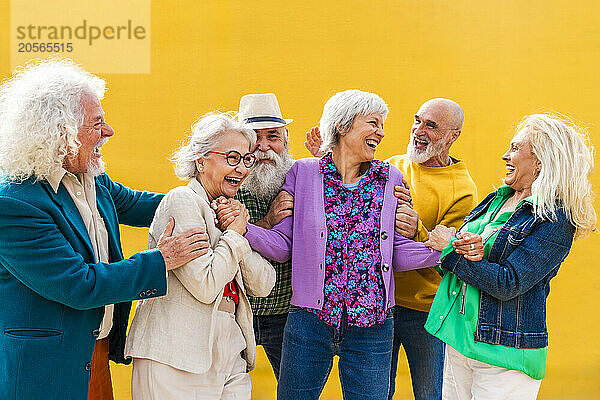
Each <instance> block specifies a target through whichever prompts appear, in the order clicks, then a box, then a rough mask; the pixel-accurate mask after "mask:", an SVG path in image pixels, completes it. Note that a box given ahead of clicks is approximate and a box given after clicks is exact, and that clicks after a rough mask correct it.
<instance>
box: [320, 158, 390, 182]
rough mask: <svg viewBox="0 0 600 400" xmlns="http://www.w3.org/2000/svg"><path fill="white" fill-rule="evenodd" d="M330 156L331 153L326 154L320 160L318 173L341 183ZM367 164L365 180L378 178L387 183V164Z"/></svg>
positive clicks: (375, 161) (379, 162)
mask: <svg viewBox="0 0 600 400" xmlns="http://www.w3.org/2000/svg"><path fill="white" fill-rule="evenodd" d="M331 154H332V153H331V152H328V153H327V154H325V155H324V156H323V158H321V160H320V161H319V171H320V172H321V173H322V174H323V175H328V174H333V177H334V178H335V179H336V180H339V181H340V182H341V180H342V176H341V175H340V173H339V172H338V170H337V168H336V166H335V164H334V162H333V157H332V155H331ZM368 163H369V169H367V171H366V172H365V175H364V177H366V178H367V180H371V179H377V178H380V179H384V180H386V181H387V180H388V179H389V164H388V163H386V162H383V161H379V160H373V161H368Z"/></svg>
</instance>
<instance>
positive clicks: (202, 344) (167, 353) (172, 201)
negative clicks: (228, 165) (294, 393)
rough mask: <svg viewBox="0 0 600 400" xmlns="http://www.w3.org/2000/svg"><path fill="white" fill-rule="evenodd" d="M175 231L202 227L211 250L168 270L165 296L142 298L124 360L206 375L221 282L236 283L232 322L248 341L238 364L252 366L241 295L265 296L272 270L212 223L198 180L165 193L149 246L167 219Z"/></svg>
mask: <svg viewBox="0 0 600 400" xmlns="http://www.w3.org/2000/svg"><path fill="white" fill-rule="evenodd" d="M169 217H173V218H175V229H174V231H173V234H178V233H181V232H183V231H185V230H187V229H190V228H196V227H201V228H205V229H206V233H207V234H208V236H209V238H210V247H211V248H210V249H209V251H208V253H207V254H205V255H204V256H202V257H198V258H197V259H195V260H193V261H190V262H189V263H187V264H185V265H184V266H182V267H180V268H177V269H174V270H172V271H169V272H168V277H167V295H166V296H163V297H157V298H152V299H146V300H141V301H139V302H138V304H137V309H136V312H135V317H134V319H133V322H132V324H131V328H130V330H129V335H128V337H127V342H126V344H125V356H126V357H138V358H147V359H151V360H155V361H158V362H161V363H164V364H168V365H170V366H172V367H174V368H178V369H181V370H184V371H188V372H192V373H197V374H200V373H203V372H206V371H207V370H208V369H209V368H210V366H211V363H212V352H211V349H212V343H213V338H214V337H215V336H216V335H218V334H219V332H215V331H214V329H213V327H214V319H215V315H216V312H217V307H218V305H219V303H220V302H221V299H222V297H223V289H224V288H225V284H227V283H228V282H230V281H231V280H233V279H235V280H236V282H237V284H238V287H239V292H240V293H239V297H240V301H239V304H238V307H237V309H236V315H235V319H236V321H237V323H238V325H239V326H240V328H241V330H242V333H243V335H244V338H245V339H246V350H244V354H243V355H244V359H245V360H246V362H247V364H248V371H250V370H252V369H253V368H254V363H255V361H256V342H255V339H254V330H253V326H252V310H251V309H250V303H249V302H248V297H247V295H251V296H255V297H265V296H268V295H269V293H270V292H271V289H272V288H273V286H274V284H275V270H274V269H273V266H271V264H269V262H268V261H266V260H265V259H264V258H262V257H261V256H260V255H259V254H258V253H256V252H254V251H252V249H251V248H250V246H249V245H248V242H247V241H246V239H245V238H244V237H243V236H241V235H239V234H238V233H236V232H234V231H232V230H226V231H225V232H222V231H221V230H219V229H218V228H217V227H216V226H215V221H214V219H215V215H214V213H213V210H212V209H211V208H210V204H209V201H208V197H207V195H206V192H205V191H204V188H203V187H202V185H200V183H199V182H198V181H197V180H196V179H192V180H190V182H189V183H188V185H187V186H180V187H177V188H175V189H173V190H171V191H170V192H169V193H167V195H166V196H165V197H164V199H163V200H162V202H161V203H160V205H159V206H158V208H157V210H156V214H155V216H154V220H153V221H152V225H150V235H149V239H148V248H154V247H156V243H157V241H158V239H159V238H160V235H161V234H162V232H163V231H164V229H165V226H166V225H167V223H168V221H169Z"/></svg>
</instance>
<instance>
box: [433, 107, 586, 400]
mask: <svg viewBox="0 0 600 400" xmlns="http://www.w3.org/2000/svg"><path fill="white" fill-rule="evenodd" d="M586 142H587V140H586V138H585V136H584V135H583V134H581V133H579V132H578V131H577V130H576V129H575V128H574V127H573V126H571V125H570V124H568V123H565V122H563V121H562V120H561V119H559V118H557V117H555V116H552V115H545V114H534V115H529V116H527V117H525V118H524V119H523V120H522V121H521V123H520V124H519V125H518V127H517V133H516V135H515V136H514V137H513V139H512V141H511V143H510V145H509V149H508V151H507V152H506V153H504V155H503V156H502V159H503V160H504V161H505V162H506V169H507V173H506V176H505V177H504V186H502V187H500V188H499V189H498V190H497V191H496V192H494V193H491V194H490V195H488V196H487V197H486V199H485V200H483V201H482V202H481V204H479V205H478V206H477V207H476V208H475V209H474V210H473V211H472V212H471V214H469V215H468V216H467V217H466V218H465V224H464V225H463V226H462V228H461V229H460V230H459V231H458V232H455V230H454V229H453V228H446V227H443V226H438V227H436V228H435V229H434V230H433V231H432V232H430V234H429V242H427V243H426V244H429V245H431V246H433V247H434V248H437V249H438V250H443V252H442V263H441V267H442V270H443V273H444V277H443V279H442V283H441V285H440V287H439V289H438V292H437V294H436V296H435V300H434V301H433V305H432V307H431V311H430V312H429V318H428V320H427V323H426V324H425V328H426V329H427V331H429V332H430V333H431V334H432V335H434V336H436V337H438V338H439V339H441V340H442V341H443V342H445V343H446V357H445V362H444V381H443V389H442V390H443V397H444V399H465V400H470V399H476V400H483V399H485V400H488V399H519V400H528V399H532V400H533V399H535V398H536V397H537V393H538V391H539V388H540V384H541V380H542V379H543V378H544V374H545V368H546V352H547V346H548V331H547V328H546V297H547V296H548V294H549V291H550V280H551V279H552V278H553V277H554V276H556V274H557V273H558V269H559V268H560V266H561V264H562V262H563V261H564V259H565V257H566V256H567V254H568V253H569V250H570V249H571V245H572V243H573V239H574V238H585V237H586V236H588V234H589V233H590V232H591V231H592V230H594V229H595V225H596V212H595V210H594V208H593V206H592V203H593V198H594V195H593V193H592V185H591V183H590V181H589V175H590V173H591V172H592V169H593V156H592V154H593V153H592V150H591V148H590V147H588V145H587V143H586Z"/></svg>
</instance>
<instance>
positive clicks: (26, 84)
mask: <svg viewBox="0 0 600 400" xmlns="http://www.w3.org/2000/svg"><path fill="white" fill-rule="evenodd" d="M105 90H106V82H105V81H104V80H103V79H100V78H98V77H97V76H95V75H92V74H90V73H88V72H86V71H84V70H83V68H81V67H80V66H79V65H77V64H75V63H74V62H73V61H72V60H70V59H68V58H59V57H49V58H47V59H46V60H43V61H37V62H33V63H30V64H29V65H27V66H26V67H19V68H17V69H16V70H15V72H14V73H13V75H12V77H11V78H9V79H8V80H7V81H5V82H4V83H2V85H1V86H0V170H1V171H2V174H3V175H4V177H3V178H4V179H9V180H16V181H24V180H26V179H28V178H30V177H32V176H33V177H35V179H36V180H42V179H46V178H48V177H49V176H50V175H51V174H52V173H53V172H55V171H56V170H57V169H60V168H62V166H63V161H64V158H65V157H66V156H67V155H70V156H72V155H75V154H77V152H78V151H79V146H80V143H79V141H78V140H77V134H78V132H79V127H80V126H81V125H82V124H83V118H84V111H83V107H82V100H83V98H84V97H85V96H92V97H95V98H97V99H101V98H102V97H104V92H105Z"/></svg>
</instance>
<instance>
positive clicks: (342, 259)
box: [218, 90, 439, 400]
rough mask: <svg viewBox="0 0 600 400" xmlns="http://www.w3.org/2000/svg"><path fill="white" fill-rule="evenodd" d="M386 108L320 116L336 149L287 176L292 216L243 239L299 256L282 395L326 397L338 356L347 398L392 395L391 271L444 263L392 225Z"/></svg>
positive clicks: (351, 101)
mask: <svg viewBox="0 0 600 400" xmlns="http://www.w3.org/2000/svg"><path fill="white" fill-rule="evenodd" d="M387 114H388V108H387V105H386V104H385V102H384V101H383V100H382V99H381V98H380V97H379V96H377V95H375V94H373V93H366V92H362V91H360V90H347V91H345V92H340V93H337V94H336V95H334V96H333V97H332V98H331V99H329V101H328V102H327V103H326V104H325V108H324V110H323V116H322V117H321V121H320V130H321V132H322V133H323V139H324V142H323V146H322V149H323V150H326V151H327V150H331V151H330V152H328V153H326V155H325V156H324V157H323V158H321V159H317V158H311V159H304V160H299V161H297V162H296V163H295V164H294V166H293V167H292V168H291V170H290V171H289V172H288V174H287V176H286V181H285V184H284V185H283V188H282V189H283V190H285V191H287V192H289V193H290V194H291V195H293V196H294V213H293V216H291V217H288V218H285V219H284V220H282V221H281V222H280V223H279V224H278V225H276V226H275V227H273V228H272V229H270V230H266V229H263V228H260V227H258V226H254V225H248V231H247V233H246V235H245V237H246V239H248V242H249V243H250V245H251V246H252V247H253V248H254V249H255V250H256V251H258V252H259V253H260V254H262V255H263V256H264V257H266V258H268V259H272V260H275V261H280V262H283V261H286V260H288V259H289V258H290V257H291V258H292V299H291V306H290V312H289V315H288V319H287V324H286V326H285V332H284V339H283V351H282V359H281V372H280V377H279V384H278V388H277V398H278V399H284V400H296V399H318V398H319V395H320V393H321V391H322V390H323V386H324V385H325V382H326V381H327V377H328V375H329V372H330V371H331V367H332V364H333V356H335V355H337V356H339V364H338V365H339V371H340V382H341V386H342V392H343V395H344V399H374V400H375V399H377V400H379V399H383V398H387V395H388V394H387V392H388V388H389V379H390V365H391V351H392V340H393V320H392V313H391V308H392V306H393V305H394V279H393V276H392V267H393V268H394V269H396V270H409V269H417V268H424V267H430V266H432V265H435V264H436V263H437V262H438V260H439V253H438V252H433V251H431V250H430V249H428V248H427V247H425V246H424V245H423V244H421V243H416V242H413V241H411V240H409V239H406V238H405V237H403V236H401V235H399V234H397V233H396V232H395V231H394V216H395V210H396V204H397V202H396V198H395V197H394V193H393V191H394V186H395V185H402V173H401V172H400V171H399V170H398V169H396V168H395V167H393V166H390V164H388V163H385V162H382V161H379V160H374V156H375V149H376V148H377V146H378V145H379V144H380V142H381V140H382V139H383V137H384V135H385V134H384V132H383V122H384V121H385V118H386V116H387ZM218 214H220V215H223V214H226V213H223V212H219V213H218ZM222 219H223V220H226V219H227V218H222Z"/></svg>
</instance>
